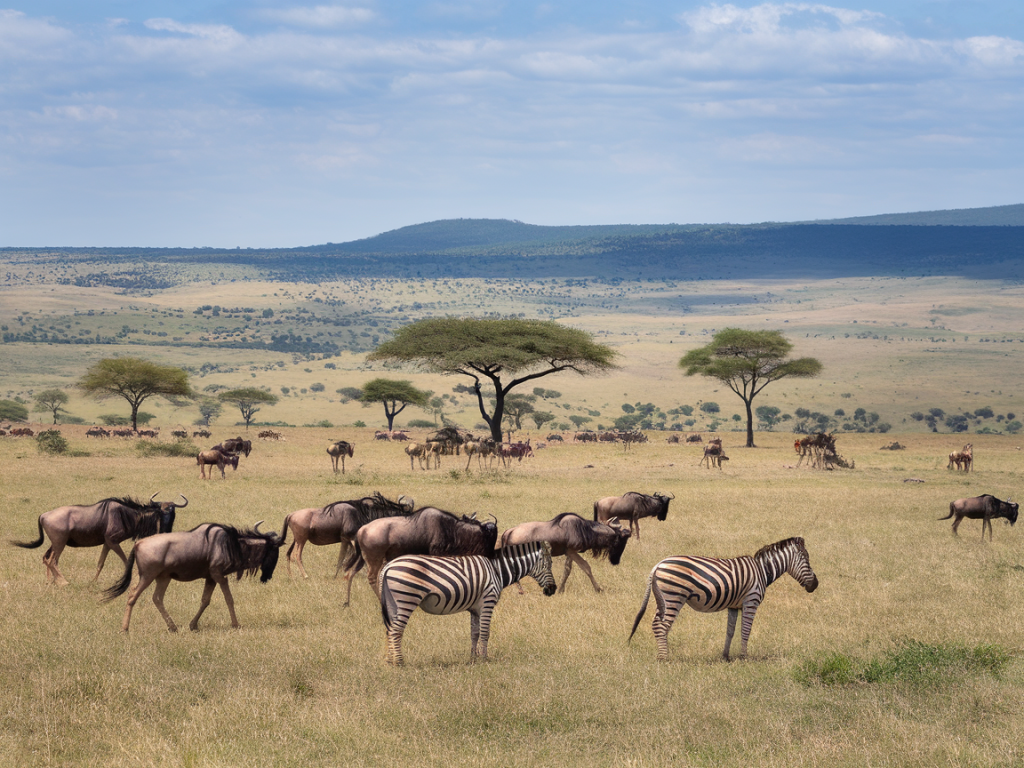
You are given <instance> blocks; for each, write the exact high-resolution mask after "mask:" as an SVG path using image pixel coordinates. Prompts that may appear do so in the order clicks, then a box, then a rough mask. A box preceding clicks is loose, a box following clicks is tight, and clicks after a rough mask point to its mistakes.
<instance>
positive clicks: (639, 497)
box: [594, 491, 675, 541]
mask: <svg viewBox="0 0 1024 768" xmlns="http://www.w3.org/2000/svg"><path fill="white" fill-rule="evenodd" d="M674 498H675V496H666V495H665V494H663V493H655V494H654V495H648V494H646V493H638V492H636V491H630V492H629V493H625V494H623V495H622V496H606V497H605V498H603V499H598V500H597V501H595V502H594V519H595V520H597V521H598V522H601V523H607V522H608V521H609V520H611V519H612V518H613V517H617V518H618V519H619V520H629V531H630V533H634V534H635V536H636V539H637V541H639V540H640V518H641V517H657V518H658V520H661V521H662V522H664V520H665V518H666V517H667V516H668V503H669V502H670V501H672V499H674ZM634 528H635V529H636V530H635V532H634Z"/></svg>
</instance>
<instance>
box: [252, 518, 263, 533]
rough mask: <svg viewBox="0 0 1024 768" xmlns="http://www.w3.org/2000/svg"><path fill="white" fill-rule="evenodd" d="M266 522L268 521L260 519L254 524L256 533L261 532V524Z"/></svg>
mask: <svg viewBox="0 0 1024 768" xmlns="http://www.w3.org/2000/svg"><path fill="white" fill-rule="evenodd" d="M265 522H266V521H265V520H260V521H259V522H258V523H256V525H254V526H253V527H252V529H253V530H254V531H256V533H259V532H260V526H261V525H263V523H265Z"/></svg>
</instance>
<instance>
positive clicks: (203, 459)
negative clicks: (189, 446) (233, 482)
mask: <svg viewBox="0 0 1024 768" xmlns="http://www.w3.org/2000/svg"><path fill="white" fill-rule="evenodd" d="M196 464H198V465H199V476H200V477H201V478H203V479H204V480H209V479H210V478H209V477H207V476H206V468H207V467H210V477H213V467H217V469H219V470H220V476H221V477H222V478H225V477H226V475H225V474H224V468H225V467H227V466H230V467H232V468H233V469H238V454H237V453H221V452H220V451H218V450H214V449H212V448H211V449H210V450H209V451H200V452H199V454H198V455H197V456H196Z"/></svg>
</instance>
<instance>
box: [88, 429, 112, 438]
mask: <svg viewBox="0 0 1024 768" xmlns="http://www.w3.org/2000/svg"><path fill="white" fill-rule="evenodd" d="M85 436H86V437H110V430H107V429H104V428H103V427H89V429H87V430H86V431H85Z"/></svg>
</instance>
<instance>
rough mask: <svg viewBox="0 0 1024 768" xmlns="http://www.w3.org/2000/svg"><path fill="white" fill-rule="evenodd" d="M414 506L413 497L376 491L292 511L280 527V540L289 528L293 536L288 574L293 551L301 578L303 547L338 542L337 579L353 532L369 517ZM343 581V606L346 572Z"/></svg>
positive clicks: (353, 539) (394, 514)
mask: <svg viewBox="0 0 1024 768" xmlns="http://www.w3.org/2000/svg"><path fill="white" fill-rule="evenodd" d="M414 506H415V505H414V502H413V500H412V499H410V498H408V497H406V496H401V497H400V498H399V499H398V501H391V500H390V499H386V498H384V496H382V495H381V494H379V493H375V494H374V495H373V496H364V497H363V498H361V499H353V500H351V501H336V502H334V503H333V504H328V505H327V506H325V507H312V508H309V509H299V510H296V511H295V512H292V513H291V514H290V515H288V516H287V517H285V519H284V526H283V527H282V528H281V542H282V543H283V542H284V541H285V539H287V538H288V531H289V530H291V532H292V537H293V538H294V541H293V542H292V545H291V546H290V547H288V552H287V554H286V555H285V565H286V567H287V569H288V575H289V576H290V575H291V563H292V551H293V550H294V551H295V562H296V563H297V564H298V566H299V571H300V572H301V573H302V578H304V579H307V578H309V576H308V574H307V573H306V569H305V567H303V565H302V550H303V548H304V547H305V546H306V544H307V543H309V544H313V545H314V546H326V545H329V544H338V543H340V544H341V550H340V551H339V552H338V565H337V568H335V571H334V577H335V578H337V577H338V573H339V572H340V571H341V567H342V564H343V563H344V562H345V559H346V556H347V555H348V554H349V551H350V550H351V549H353V548H354V547H355V543H356V533H358V532H359V529H360V528H362V527H363V526H364V525H366V524H367V523H368V522H370V521H371V520H378V519H380V518H382V517H398V516H401V515H410V514H412V511H413V508H414ZM346 580H347V582H348V588H347V593H346V595H345V603H344V605H345V606H347V605H348V604H349V598H350V597H351V595H352V578H351V574H348V576H347V578H346Z"/></svg>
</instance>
